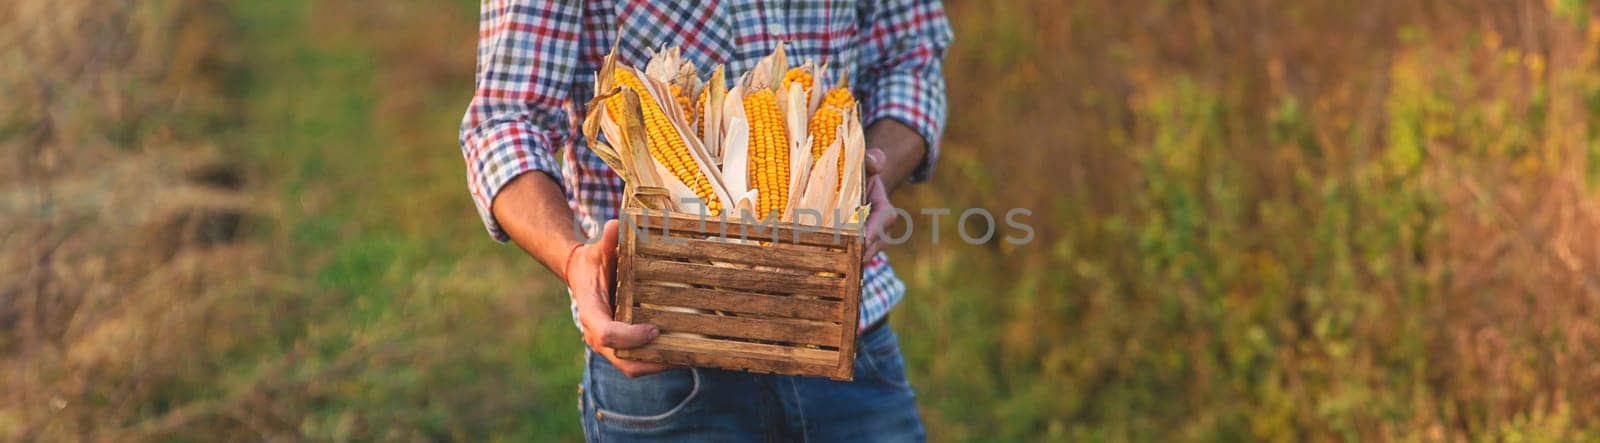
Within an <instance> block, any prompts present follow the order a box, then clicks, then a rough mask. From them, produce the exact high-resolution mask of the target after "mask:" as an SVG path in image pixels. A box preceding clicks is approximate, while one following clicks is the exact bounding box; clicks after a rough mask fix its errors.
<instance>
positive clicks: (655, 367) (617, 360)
mask: <svg viewBox="0 0 1600 443" xmlns="http://www.w3.org/2000/svg"><path fill="white" fill-rule="evenodd" d="M594 349H595V351H596V352H599V353H600V355H601V356H604V357H605V358H606V360H608V361H610V362H611V365H612V366H616V367H617V370H619V371H622V375H626V376H628V378H634V377H639V376H642V375H650V374H654V373H657V372H664V371H667V370H671V369H676V368H678V367H677V366H673V365H668V364H664V363H654V362H647V361H633V360H627V359H624V358H622V357H618V356H617V351H616V350H615V349H611V348H594Z"/></svg>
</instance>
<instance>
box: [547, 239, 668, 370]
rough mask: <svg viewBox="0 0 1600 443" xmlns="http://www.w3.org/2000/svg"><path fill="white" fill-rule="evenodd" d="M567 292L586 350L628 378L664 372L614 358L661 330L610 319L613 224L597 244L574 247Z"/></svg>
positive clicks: (614, 251) (614, 260) (614, 259)
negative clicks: (575, 307) (606, 361)
mask: <svg viewBox="0 0 1600 443" xmlns="http://www.w3.org/2000/svg"><path fill="white" fill-rule="evenodd" d="M567 262H568V264H567V265H566V266H567V269H566V277H567V289H568V290H570V291H572V300H573V303H575V304H577V306H578V322H579V323H582V324H583V341H584V342H585V343H588V344H589V348H591V349H594V351H595V352H598V353H600V355H603V356H605V357H606V360H610V361H611V364H613V365H615V366H616V367H617V369H619V370H621V371H622V373H623V374H626V375H627V376H629V377H638V376H641V375H647V374H653V373H657V372H661V371H665V370H668V369H672V368H673V366H668V365H664V364H660V363H648V362H639V361H633V360H624V359H621V358H617V350H618V349H629V348H637V347H640V346H644V345H645V344H646V343H649V342H650V341H651V340H655V338H656V336H659V335H661V328H657V327H656V326H655V325H651V324H643V323H641V324H636V325H630V324H627V323H623V322H620V321H616V320H614V319H612V318H611V291H612V290H613V289H614V288H612V283H611V282H613V281H616V280H615V279H614V278H613V277H614V276H616V272H617V221H616V220H611V221H608V222H606V226H605V229H604V230H603V233H602V234H601V236H600V241H598V242H594V243H588V244H584V245H582V246H578V247H577V249H574V250H573V251H572V257H571V258H569V259H568V260H567Z"/></svg>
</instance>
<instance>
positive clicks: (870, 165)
mask: <svg viewBox="0 0 1600 443" xmlns="http://www.w3.org/2000/svg"><path fill="white" fill-rule="evenodd" d="M886 161H887V159H885V158H884V153H883V150H882V149H878V148H872V149H868V150H867V155H866V162H867V175H877V174H882V173H883V166H884V163H885V162H886Z"/></svg>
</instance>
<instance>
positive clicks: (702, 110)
mask: <svg viewBox="0 0 1600 443" xmlns="http://www.w3.org/2000/svg"><path fill="white" fill-rule="evenodd" d="M710 93H711V87H710V86H707V87H704V88H700V101H699V104H698V105H696V106H695V108H694V109H695V112H694V114H695V115H699V116H704V115H706V97H708V96H709V95H708V94H710ZM694 135H695V136H696V137H700V139H701V140H705V138H706V119H705V118H700V119H698V120H695V122H694Z"/></svg>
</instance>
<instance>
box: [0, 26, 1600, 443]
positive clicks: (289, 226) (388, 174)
mask: <svg viewBox="0 0 1600 443" xmlns="http://www.w3.org/2000/svg"><path fill="white" fill-rule="evenodd" d="M947 9H948V10H949V12H950V15H951V18H952V21H953V24H954V26H955V28H956V34H957V44H956V46H955V47H953V48H951V50H950V53H949V55H948V58H947V61H946V71H947V73H948V76H949V82H950V90H949V94H950V101H951V115H950V124H949V129H948V131H947V133H946V138H945V145H944V146H945V148H944V149H945V151H944V154H943V159H942V163H941V164H940V165H939V167H938V170H937V174H936V178H935V179H934V180H933V181H932V183H930V184H926V185H920V186H915V187H912V188H908V189H906V190H905V191H903V193H902V194H901V195H898V196H897V202H898V203H899V204H900V206H903V207H908V208H917V207H946V208H953V209H954V210H955V213H958V214H959V213H960V210H962V209H965V208H973V207H981V208H988V209H991V210H992V211H994V212H996V213H1002V214H1003V213H1004V212H1005V211H1006V210H1008V209H1011V208H1028V209H1030V210H1031V211H1032V214H1033V215H1032V216H1030V217H1027V218H1025V220H1026V221H1028V222H1029V223H1030V224H1031V225H1032V226H1034V228H1035V232H1036V236H1035V239H1034V241H1033V242H1032V243H1030V244H1027V245H1010V244H1007V243H1005V242H1002V241H999V240H998V239H997V240H996V241H994V242H991V243H989V244H984V245H968V244H965V243H963V242H960V241H954V240H958V237H954V236H945V237H944V238H943V239H942V241H941V242H940V243H939V244H933V243H932V242H931V241H930V238H929V237H927V236H925V235H918V236H916V237H915V241H914V242H913V243H912V244H908V245H904V246H899V247H896V248H895V249H892V250H891V251H890V253H891V255H892V257H893V261H894V263H896V266H897V269H898V270H899V273H900V275H901V276H902V277H904V278H905V279H906V280H907V283H908V285H909V287H910V294H909V295H908V296H907V299H906V301H905V303H903V304H902V305H901V306H900V307H899V308H898V309H897V310H896V311H895V314H894V315H893V323H894V325H895V327H896V329H897V330H898V331H899V333H900V335H901V339H902V346H904V348H905V351H906V354H907V360H908V362H907V363H908V367H909V370H910V377H911V380H912V382H913V384H914V385H915V386H916V388H917V389H918V394H919V400H920V402H921V403H920V404H921V411H922V414H923V417H924V419H925V421H926V422H927V425H928V428H929V431H930V434H931V436H932V437H933V438H934V440H936V441H967V440H993V439H999V440H1006V441H1037V440H1058V441H1059V440H1072V441H1081V440H1088V441H1173V440H1177V441H1238V440H1244V441H1305V440H1311V441H1327V440H1354V441H1390V440H1399V441H1574V440H1600V402H1596V401H1594V399H1595V398H1597V397H1600V321H1597V320H1600V190H1597V185H1600V22H1597V19H1600V7H1597V6H1595V5H1592V4H1589V3H1588V2H1587V1H1584V0H1549V1H1504V2H1474V1H1431V0H1424V1H1406V2H1390V1H1355V2H1339V1H1328V0H1313V1H1303V2H1267V1H1261V0H1239V1H1230V2H1218V1H1213V2H1203V1H1143V0H1136V1H1131V2H1130V1H1108V0H1084V1H1069V2H1059V1H1043V0H1019V1H1006V2H983V1H976V0H952V1H950V2H948V3H947ZM476 13H477V4H476V3H475V2H470V1H464V0H463V1H455V2H428V1H421V0H396V1H387V2H350V1H333V2H311V1H305V0H282V1H239V0H142V1H112V2H91V1H86V0H13V1H11V2H8V3H6V4H5V5H4V6H0V158H3V159H5V161H4V163H3V164H0V440H4V441H11V440H18V441H32V440H46V441H60V440H96V441H128V440H159V441H199V440H256V439H263V438H274V439H290V440H300V439H305V440H445V439H452V440H490V439H494V440H511V441H527V440H535V441H542V440H576V439H579V438H581V431H580V430H579V428H578V417H577V416H576V414H575V410H574V407H575V402H576V399H575V393H574V386H575V385H576V383H577V380H578V377H579V374H580V370H581V368H580V366H579V362H580V361H581V349H582V348H581V346H582V344H581V341H580V340H579V338H578V335H577V333H576V331H575V330H574V329H573V328H572V326H571V323H570V320H569V318H568V316H567V310H566V300H565V295H564V292H562V291H561V290H560V288H558V287H557V283H556V282H555V280H554V279H552V278H551V277H549V276H547V275H546V273H545V272H543V271H541V270H540V269H539V268H538V267H537V266H536V265H535V264H534V263H533V262H531V261H529V260H527V259H526V258H525V257H523V256H522V255H521V254H520V253H519V252H517V251H516V250H515V248H512V247H508V246H504V245H498V244H495V243H493V242H492V241H490V240H489V239H488V237H487V236H486V235H484V233H483V232H482V229H481V226H480V225H479V223H478V220H477V218H476V216H475V215H474V213H473V212H472V207H471V202H470V200H469V198H468V196H467V192H466V187H465V181H464V173H463V169H462V165H461V159H460V155H459V152H458V150H457V147H456V144H455V143H456V142H455V137H456V132H455V131H456V124H457V122H458V119H459V116H460V113H461V111H462V109H463V107H464V106H465V103H466V100H467V98H468V96H469V94H470V90H471V89H470V88H471V76H472V67H473V56H474V51H473V45H474V41H473V39H474V36H475V30H476ZM921 221H926V220H921ZM944 222H945V224H944V226H942V228H943V229H953V223H952V220H950V219H948V218H947V219H945V220H944ZM918 227H919V228H921V225H920V224H919V226H918ZM896 232H898V231H896Z"/></svg>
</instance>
